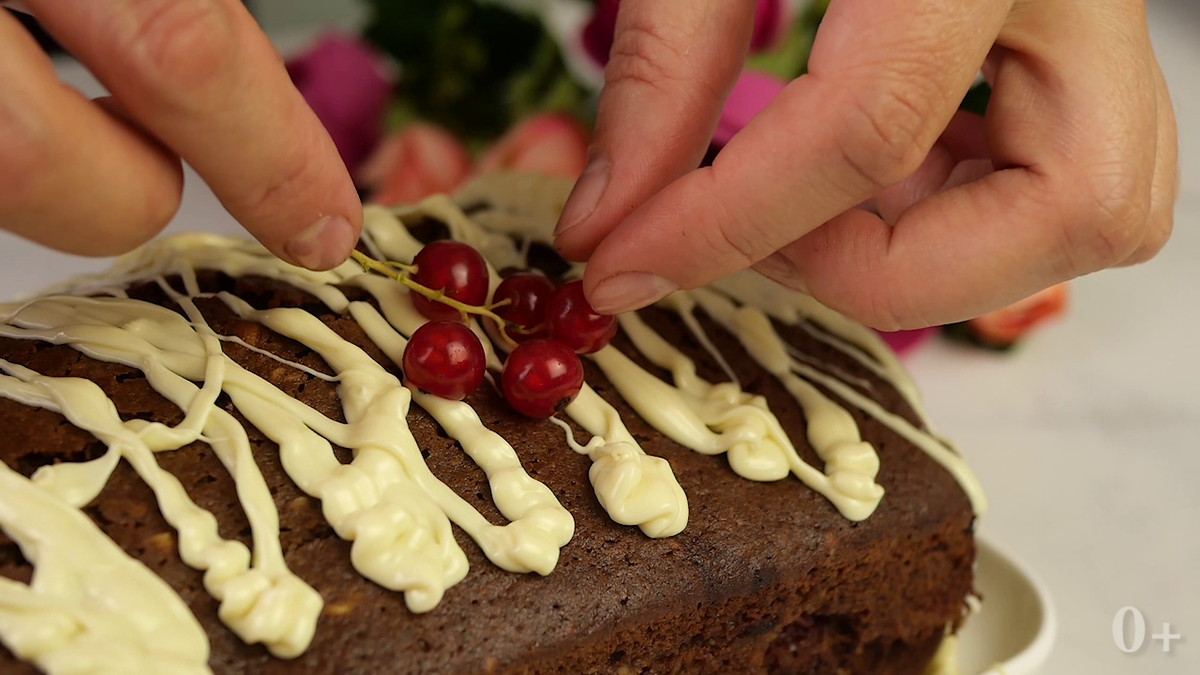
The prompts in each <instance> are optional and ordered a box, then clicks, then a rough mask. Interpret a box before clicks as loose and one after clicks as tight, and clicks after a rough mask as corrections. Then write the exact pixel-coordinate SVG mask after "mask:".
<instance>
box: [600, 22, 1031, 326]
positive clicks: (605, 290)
mask: <svg viewBox="0 0 1200 675" xmlns="http://www.w3.org/2000/svg"><path fill="white" fill-rule="evenodd" d="M968 5H969V6H964V5H963V3H959V2H953V1H951V0H919V1H917V2H900V1H898V0H888V1H887V2H879V1H878V0H841V1H840V2H835V3H833V4H832V5H831V6H830V11H829V14H828V15H827V16H826V17H825V19H824V21H823V22H822V25H821V29H820V31H819V32H818V34H817V40H816V43H815V45H814V49H813V54H812V57H811V59H810V62H809V72H808V74H806V75H803V76H801V77H800V78H798V79H797V80H795V81H793V82H792V83H791V84H789V85H788V87H787V88H786V89H785V90H784V91H783V93H781V94H780V96H779V97H778V98H777V99H776V100H775V101H773V102H772V103H771V105H770V106H768V107H767V109H766V110H764V111H763V112H762V113H761V114H760V115H759V116H758V117H757V118H755V119H754V120H753V121H752V122H751V123H750V124H749V125H748V126H747V127H746V128H745V129H743V130H742V131H741V132H740V133H739V134H738V135H737V136H735V137H734V138H733V139H732V140H731V141H730V143H729V144H728V145H727V146H726V147H725V148H724V149H723V150H722V152H721V153H720V154H719V155H718V156H717V159H716V161H715V162H714V164H713V166H711V167H707V168H704V169H699V170H697V171H693V172H691V173H689V174H688V175H686V176H684V177H683V178H681V179H679V180H677V181H675V182H674V183H672V184H671V185H669V186H668V187H666V188H665V189H664V190H662V191H661V192H660V193H658V195H656V196H655V197H654V198H652V199H651V200H650V201H648V202H647V203H645V204H644V205H642V206H641V207H640V208H639V209H638V210H637V211H635V212H634V213H633V214H632V215H631V216H630V217H629V218H627V219H626V220H625V221H624V222H623V223H621V224H620V225H619V226H618V227H617V228H616V229H615V230H614V231H613V232H612V233H611V234H610V235H609V236H608V237H607V238H606V239H605V240H604V241H603V242H602V243H601V244H600V246H599V247H598V248H597V249H596V251H595V253H594V255H593V256H592V258H591V259H590V260H589V263H588V269H587V273H586V277H585V286H586V287H587V290H588V291H589V299H590V300H591V302H592V304H593V305H594V306H595V307H596V308H597V309H599V310H601V311H605V312H618V311H625V310H629V309H633V308H635V307H638V306H641V305H644V304H648V303H650V302H653V301H655V300H657V299H658V297H661V294H663V293H665V292H667V291H669V290H670V289H671V288H672V287H678V288H694V287H696V286H700V285H703V284H705V283H708V282H710V281H713V280H715V279H719V278H721V277H724V276H726V275H728V274H730V273H732V272H735V271H737V270H739V269H744V268H746V267H749V266H751V265H753V264H754V263H756V262H758V261H760V260H762V259H763V258H765V257H767V256H768V255H770V254H771V253H772V252H774V251H775V250H777V249H779V248H780V247H782V246H784V245H786V244H788V243H790V242H792V241H794V240H796V239H798V238H799V237H801V236H803V235H804V234H806V233H807V232H810V231H812V230H813V229H815V228H816V227H818V226H819V225H821V224H822V223H824V222H826V221H828V220H830V219H831V218H833V217H834V216H836V215H837V214H839V213H842V212H843V211H846V210H847V209H850V208H852V207H854V206H855V205H857V204H860V203H862V202H863V201H864V200H865V199H867V198H869V197H871V196H873V195H874V194H876V193H878V192H879V191H880V190H881V189H883V188H885V187H887V186H889V185H892V184H895V183H898V182H899V181H900V180H902V179H903V178H905V177H906V176H907V175H908V174H910V173H912V172H913V171H914V170H915V169H916V168H917V167H918V166H920V164H921V162H922V161H923V160H924V158H925V155H926V154H928V152H929V150H930V148H931V147H932V146H933V144H934V142H935V141H936V140H937V138H938V136H939V134H940V133H941V131H942V130H943V129H945V127H946V125H947V124H948V123H949V121H950V119H951V117H952V116H953V115H954V112H955V111H956V109H957V106H958V103H959V101H960V100H961V99H962V96H963V95H964V94H965V93H966V91H967V89H968V88H969V87H970V85H971V82H972V80H973V79H974V77H975V74H976V73H977V72H978V69H979V66H980V64H981V63H982V62H983V60H984V58H985V57H986V55H987V52H988V50H989V48H990V47H991V45H992V43H993V42H994V40H995V37H996V35H998V34H999V31H1000V28H1001V26H1002V24H1003V22H1004V19H1005V16H1006V15H1007V13H1008V11H1009V8H1010V5H1011V3H1010V2H1009V1H1008V0H987V1H985V2H981V3H977V4H974V3H968ZM627 274H631V275H632V276H626V275H627ZM651 276H652V277H653V278H651ZM651 290H653V293H651V292H650V291H651Z"/></svg>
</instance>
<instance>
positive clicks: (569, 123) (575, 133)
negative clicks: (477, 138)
mask: <svg viewBox="0 0 1200 675" xmlns="http://www.w3.org/2000/svg"><path fill="white" fill-rule="evenodd" d="M587 146H588V133H587V132H586V131H584V129H583V127H582V126H581V125H580V124H579V123H578V122H576V121H575V120H574V119H572V118H570V117H568V116H566V115H562V114H558V113H544V114H539V115H533V116H530V117H527V118H525V119H524V120H521V121H520V122H518V123H517V124H515V125H514V126H513V127H512V128H511V129H509V130H508V131H507V132H505V134H504V135H503V136H501V137H500V139H499V140H497V141H496V142H495V143H494V144H493V145H492V146H491V147H490V148H488V150H487V151H486V152H485V153H484V154H483V156H482V157H480V159H479V162H478V163H477V164H476V165H475V171H476V172H477V173H486V172H489V171H527V172H538V173H543V174H546V175H549V176H566V177H568V178H578V177H579V174H581V173H583V169H584V167H585V166H586V165H587Z"/></svg>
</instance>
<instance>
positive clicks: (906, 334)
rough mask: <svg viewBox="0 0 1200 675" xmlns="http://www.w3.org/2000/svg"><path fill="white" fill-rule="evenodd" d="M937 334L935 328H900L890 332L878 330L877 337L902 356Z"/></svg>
mask: <svg viewBox="0 0 1200 675" xmlns="http://www.w3.org/2000/svg"><path fill="white" fill-rule="evenodd" d="M936 334H937V329H936V328H919V329H917V330H901V331H895V332H890V333H885V332H882V331H880V332H879V337H881V338H883V341H884V342H886V343H887V346H889V347H891V348H892V351H894V352H896V353H897V354H899V355H901V356H903V355H904V354H907V353H908V352H911V351H912V350H914V349H916V348H917V347H920V346H921V345H922V344H925V342H926V341H928V340H929V338H931V337H933V336H934V335H936Z"/></svg>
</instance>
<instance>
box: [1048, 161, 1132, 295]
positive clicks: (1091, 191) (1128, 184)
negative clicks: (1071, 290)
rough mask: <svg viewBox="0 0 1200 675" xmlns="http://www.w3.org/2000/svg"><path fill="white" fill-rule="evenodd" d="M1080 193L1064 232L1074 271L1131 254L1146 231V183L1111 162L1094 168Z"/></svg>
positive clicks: (1107, 264) (1118, 260)
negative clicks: (1080, 200) (1081, 199)
mask: <svg viewBox="0 0 1200 675" xmlns="http://www.w3.org/2000/svg"><path fill="white" fill-rule="evenodd" d="M1082 194H1083V195H1084V201H1083V202H1082V205H1081V208H1079V209H1078V210H1077V213H1076V214H1075V216H1074V217H1072V218H1070V219H1069V220H1068V225H1067V227H1066V228H1065V236H1064V244H1065V246H1066V247H1067V249H1068V251H1069V252H1070V257H1071V258H1072V259H1073V260H1074V261H1075V264H1074V267H1075V268H1076V271H1077V272H1084V273H1086V272H1093V271H1096V270H1099V269H1104V268H1107V267H1112V266H1114V265H1118V264H1120V263H1121V262H1122V261H1124V260H1126V259H1128V258H1129V257H1130V256H1132V255H1134V254H1135V252H1136V251H1137V250H1138V249H1139V248H1140V247H1141V246H1142V244H1143V241H1144V239H1145V238H1146V236H1147V234H1148V229H1149V228H1148V227H1147V225H1148V223H1149V219H1150V193H1149V189H1148V187H1146V186H1144V185H1143V184H1142V181H1140V180H1138V179H1137V177H1136V176H1135V174H1134V172H1132V171H1130V170H1129V168H1128V167H1126V166H1124V165H1120V164H1114V165H1112V166H1108V167H1099V168H1098V169H1097V170H1094V171H1093V172H1092V173H1091V175H1090V176H1089V177H1088V178H1087V179H1086V189H1085V190H1084V191H1082Z"/></svg>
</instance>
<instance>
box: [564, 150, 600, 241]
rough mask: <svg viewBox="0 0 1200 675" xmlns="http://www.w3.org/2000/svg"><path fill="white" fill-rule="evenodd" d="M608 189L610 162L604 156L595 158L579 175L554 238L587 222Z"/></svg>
mask: <svg viewBox="0 0 1200 675" xmlns="http://www.w3.org/2000/svg"><path fill="white" fill-rule="evenodd" d="M606 187H608V160H607V159H605V158H604V157H602V156H596V157H593V158H592V159H591V160H590V161H588V165H587V168H585V169H584V170H583V173H581V174H579V180H577V181H575V187H574V189H572V190H571V196H570V197H568V198H567V203H566V205H565V206H563V210H562V215H561V216H559V218H558V224H557V225H556V226H555V227H554V236H556V237H557V236H559V235H560V234H562V233H564V232H566V231H567V230H570V229H571V228H573V227H575V226H576V225H578V224H579V223H582V222H583V221H585V220H587V218H588V216H590V215H592V212H593V211H595V210H596V205H597V204H599V203H600V195H602V194H604V188H606Z"/></svg>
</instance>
